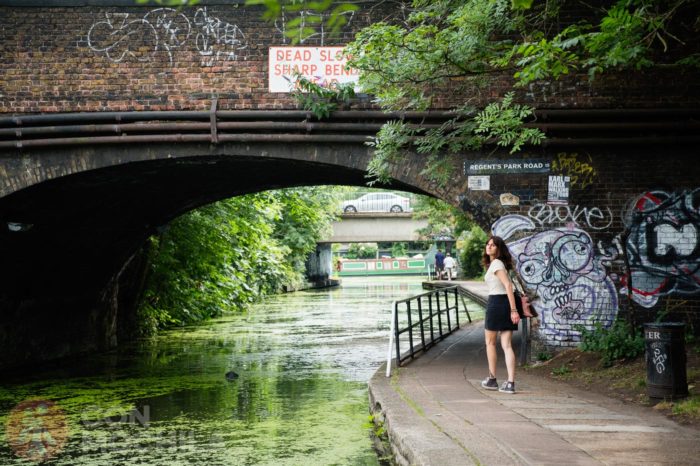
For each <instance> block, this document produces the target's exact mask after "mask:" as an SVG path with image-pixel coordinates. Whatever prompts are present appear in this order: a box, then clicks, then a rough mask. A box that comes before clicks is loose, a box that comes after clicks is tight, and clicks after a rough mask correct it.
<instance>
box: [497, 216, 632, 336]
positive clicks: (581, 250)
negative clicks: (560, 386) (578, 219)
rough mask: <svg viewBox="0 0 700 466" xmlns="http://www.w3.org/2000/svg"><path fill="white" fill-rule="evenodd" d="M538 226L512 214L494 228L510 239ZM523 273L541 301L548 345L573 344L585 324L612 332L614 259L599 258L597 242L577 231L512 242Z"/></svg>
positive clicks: (574, 228)
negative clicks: (609, 266) (609, 269)
mask: <svg viewBox="0 0 700 466" xmlns="http://www.w3.org/2000/svg"><path fill="white" fill-rule="evenodd" d="M535 228H536V226H535V224H534V222H533V221H532V220H531V219H529V218H527V217H525V216H522V215H506V216H504V217H501V218H500V219H499V220H498V221H496V223H494V224H493V226H492V231H493V233H494V234H495V235H498V236H501V237H502V238H503V239H504V240H506V241H507V240H508V239H509V238H511V237H512V236H513V235H514V234H515V233H518V232H520V231H533V230H535ZM508 248H509V249H510V252H511V254H512V255H513V258H514V259H515V265H516V269H517V271H518V273H519V274H520V276H521V277H522V278H523V281H524V282H525V285H526V286H527V288H528V289H529V290H531V291H534V292H535V293H536V294H537V296H538V298H537V300H536V301H535V302H534V304H535V305H536V307H537V309H538V311H540V316H541V322H540V333H541V335H542V336H543V337H544V338H545V340H546V341H547V343H548V344H552V345H561V346H565V345H573V344H575V343H577V342H578V341H579V340H580V332H579V331H577V330H576V329H574V328H573V326H574V325H575V324H581V325H583V326H584V327H586V328H593V327H594V326H595V324H598V323H600V324H602V325H603V326H604V327H608V326H610V325H611V324H612V322H613V320H614V319H615V316H616V315H617V311H618V302H617V292H616V290H615V285H614V283H613V281H612V279H611V278H610V277H609V276H608V275H607V273H606V271H605V267H604V265H603V263H604V262H605V261H610V260H612V259H613V255H612V254H608V253H605V254H597V253H596V251H595V247H594V244H593V240H592V239H591V237H590V236H589V235H588V233H586V232H585V231H584V230H581V229H580V228H578V227H577V226H573V225H572V226H569V227H565V228H557V229H553V230H547V231H543V232H539V233H535V234H533V235H531V236H527V237H525V238H522V239H518V240H515V241H512V242H508Z"/></svg>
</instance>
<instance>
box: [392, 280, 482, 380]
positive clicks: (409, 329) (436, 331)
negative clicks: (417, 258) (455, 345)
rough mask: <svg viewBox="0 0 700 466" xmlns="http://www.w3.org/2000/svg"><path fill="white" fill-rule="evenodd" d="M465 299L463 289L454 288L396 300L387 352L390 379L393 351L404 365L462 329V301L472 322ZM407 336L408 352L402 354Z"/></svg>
mask: <svg viewBox="0 0 700 466" xmlns="http://www.w3.org/2000/svg"><path fill="white" fill-rule="evenodd" d="M461 298H462V297H461V296H460V293H459V286H451V287H446V288H440V289H437V290H432V291H429V292H427V293H421V294H419V295H416V296H412V297H410V298H406V299H402V300H400V301H394V303H393V306H392V315H391V325H390V328H391V330H390V336H389V349H388V351H387V365H386V366H387V369H386V376H387V377H389V376H390V375H391V360H392V352H394V351H395V355H396V366H397V367H398V366H401V364H402V363H403V362H404V361H406V360H408V359H414V358H415V357H416V356H417V355H418V354H420V353H423V352H425V351H427V350H428V349H430V348H431V347H433V346H434V345H435V344H437V343H438V342H439V341H441V340H443V339H444V338H445V337H447V336H448V335H449V334H451V333H452V332H454V331H455V330H457V329H459V311H460V306H459V302H460V301H462V306H463V307H464V312H465V313H466V315H467V319H468V320H469V322H470V323H471V321H472V318H471V316H470V315H469V310H468V309H467V305H466V303H465V302H464V301H463V300H462V299H461ZM400 308H401V309H400ZM400 311H401V313H402V316H403V315H405V319H401V321H402V322H401V323H399V320H400V319H399V314H400ZM402 325H403V326H402ZM404 335H407V338H408V349H407V350H406V351H405V352H404V353H403V354H402V352H401V337H402V336H404ZM404 342H405V340H404Z"/></svg>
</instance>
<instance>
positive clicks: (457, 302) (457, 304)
mask: <svg viewBox="0 0 700 466" xmlns="http://www.w3.org/2000/svg"><path fill="white" fill-rule="evenodd" d="M454 292H455V320H457V328H459V299H457V296H458V293H457V288H455V289H454Z"/></svg>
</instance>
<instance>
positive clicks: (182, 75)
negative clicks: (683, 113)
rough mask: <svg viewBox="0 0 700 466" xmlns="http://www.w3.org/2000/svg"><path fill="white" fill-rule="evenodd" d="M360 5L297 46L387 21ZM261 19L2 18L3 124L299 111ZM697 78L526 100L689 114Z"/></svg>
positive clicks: (221, 14)
mask: <svg viewBox="0 0 700 466" xmlns="http://www.w3.org/2000/svg"><path fill="white" fill-rule="evenodd" d="M363 5H364V8H365V10H364V11H360V12H358V13H356V14H355V15H354V16H353V17H352V20H351V21H350V23H349V25H347V26H346V27H345V29H344V31H343V34H342V37H340V38H335V39H332V38H330V37H328V36H327V35H322V34H318V35H317V36H315V37H312V38H310V39H308V40H306V41H305V42H304V44H301V45H310V46H318V45H337V44H344V43H347V42H349V41H350V40H351V39H352V37H353V34H354V32H355V31H356V30H357V29H359V28H362V27H364V26H366V25H368V24H370V22H372V21H376V20H378V19H381V18H383V17H384V13H387V12H386V11H384V12H381V11H380V10H378V9H371V8H370V5H369V4H363ZM384 5H386V4H384ZM385 8H393V10H392V11H394V10H395V6H391V5H389V6H385ZM261 12H262V10H261V9H259V8H252V7H245V6H242V5H219V6H215V5H210V6H206V7H190V8H184V9H182V10H180V11H174V10H170V9H159V8H152V7H149V8H145V7H136V6H135V7H110V8H106V7H72V8H17V7H0V113H34V112H75V111H108V110H111V111H126V110H187V109H197V110H202V109H208V108H209V106H210V103H211V98H212V96H218V98H219V108H221V109H291V108H295V103H294V102H293V101H292V100H290V99H289V97H288V95H286V94H280V93H274V94H271V93H268V92H267V86H268V83H267V50H268V47H269V46H279V45H284V44H285V38H284V36H283V34H282V32H281V30H282V29H283V27H282V26H283V22H279V23H277V24H276V25H273V24H270V23H266V22H264V21H262V20H261V19H260V18H261ZM289 19H291V18H289ZM217 42H218V43H217ZM697 77H698V76H697V75H687V74H682V73H678V72H677V71H668V72H663V73H658V72H655V73H654V74H653V75H648V76H647V75H646V74H644V73H639V72H630V73H625V74H622V75H617V76H612V77H605V78H599V79H597V80H596V81H595V82H593V83H591V82H589V81H588V79H587V78H586V77H585V76H572V77H569V78H567V79H565V80H562V81H561V82H554V83H551V82H541V83H533V84H531V85H529V86H526V87H525V88H523V89H520V90H518V93H519V98H520V100H521V101H524V102H527V103H529V104H532V105H535V106H537V107H539V108H543V107H550V108H562V107H564V108H577V107H578V108H585V107H604V108H605V107H652V106H678V105H680V106H688V105H698V104H699V103H700V89H699V88H698V86H700V79H697ZM511 85H512V79H510V78H509V77H508V76H502V77H494V78H493V79H491V80H490V81H489V83H488V84H487V85H486V86H484V87H481V88H475V87H474V86H472V85H467V86H466V87H464V88H461V87H460V86H459V84H458V83H453V84H452V85H451V86H450V87H452V88H453V89H449V90H448V92H446V93H444V94H443V95H442V96H441V97H439V98H436V99H435V104H434V107H435V108H447V107H451V106H453V105H454V103H455V101H456V100H457V99H466V98H468V99H469V100H470V102H471V103H472V104H474V105H477V106H481V105H484V104H485V103H486V102H488V101H490V100H492V99H494V98H497V97H500V96H502V95H503V94H504V93H505V92H506V91H507V90H509V89H510V87H511ZM362 105H364V106H367V100H365V101H364V103H363V104H362Z"/></svg>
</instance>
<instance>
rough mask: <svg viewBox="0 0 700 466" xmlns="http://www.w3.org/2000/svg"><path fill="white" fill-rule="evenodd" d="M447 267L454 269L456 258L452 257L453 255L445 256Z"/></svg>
mask: <svg viewBox="0 0 700 466" xmlns="http://www.w3.org/2000/svg"><path fill="white" fill-rule="evenodd" d="M445 268H446V269H454V268H455V260H454V259H453V258H452V256H447V257H445Z"/></svg>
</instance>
